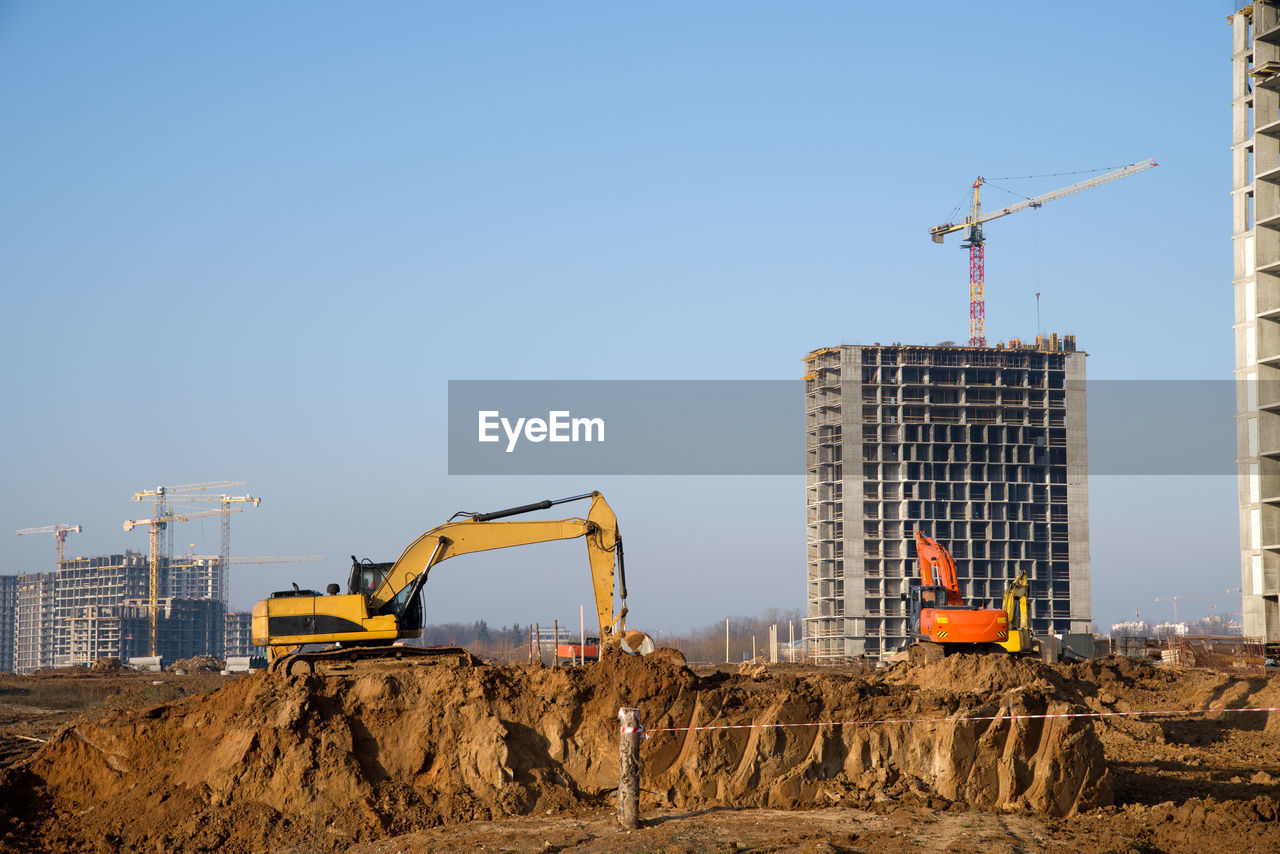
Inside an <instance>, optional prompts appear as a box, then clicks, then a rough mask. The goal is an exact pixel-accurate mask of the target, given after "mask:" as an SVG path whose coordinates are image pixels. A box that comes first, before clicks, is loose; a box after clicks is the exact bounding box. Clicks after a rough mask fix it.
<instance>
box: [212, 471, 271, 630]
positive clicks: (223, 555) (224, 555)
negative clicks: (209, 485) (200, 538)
mask: <svg viewBox="0 0 1280 854" xmlns="http://www.w3.org/2000/svg"><path fill="white" fill-rule="evenodd" d="M220 500H221V502H222V509H223V511H224V512H223V514H222V541H221V544H220V545H219V547H218V557H219V559H221V561H222V565H223V566H227V565H228V564H229V563H230V562H231V505H232V504H234V503H237V502H247V503H251V504H253V506H254V507H257V506H258V505H259V504H261V503H262V499H261V498H255V497H254V496H252V495H235V496H232V495H223V496H220ZM222 604H223V605H226V604H227V588H226V586H225V585H224V586H223V588H222Z"/></svg>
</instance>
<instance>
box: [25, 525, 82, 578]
mask: <svg viewBox="0 0 1280 854" xmlns="http://www.w3.org/2000/svg"><path fill="white" fill-rule="evenodd" d="M83 530H84V528H83V527H81V526H80V525H63V524H61V523H59V524H57V525H45V526H43V527H41V528H23V529H22V530H20V531H15V532H14V533H17V534H53V535H54V536H55V537H57V538H58V566H62V562H63V561H64V560H66V559H67V534H78V533H80V532H81V531H83ZM56 568H57V567H55V569H56Z"/></svg>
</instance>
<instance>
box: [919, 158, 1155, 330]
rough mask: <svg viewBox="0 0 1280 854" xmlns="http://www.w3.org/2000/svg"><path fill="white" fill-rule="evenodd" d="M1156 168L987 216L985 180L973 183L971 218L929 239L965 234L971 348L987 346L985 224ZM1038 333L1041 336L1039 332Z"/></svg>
mask: <svg viewBox="0 0 1280 854" xmlns="http://www.w3.org/2000/svg"><path fill="white" fill-rule="evenodd" d="M1157 165H1159V164H1157V163H1156V161H1155V158H1152V159H1150V160H1143V161H1142V162H1141V163H1130V164H1129V165H1127V166H1121V167H1120V168H1119V169H1113V170H1112V171H1110V172H1107V173H1104V174H1102V175H1095V176H1094V177H1092V178H1088V179H1086V180H1084V181H1079V182H1077V183H1075V184H1072V185H1070V186H1068V187H1063V188H1062V189H1060V190H1054V191H1053V192H1050V193H1044V194H1042V195H1039V196H1035V197H1033V198H1030V199H1023V200H1022V201H1020V202H1016V203H1014V204H1012V205H1009V206H1008V207H1005V208H1001V209H1000V210H998V211H995V212H994V213H988V214H984V213H983V212H982V185H983V184H984V183H986V179H985V178H983V177H981V176H979V177H977V178H975V179H974V181H973V206H972V208H971V209H970V211H969V215H968V216H967V217H965V218H964V219H963V220H961V221H960V222H947V223H943V224H942V225H935V226H934V227H933V228H931V229H929V236H930V237H931V238H932V239H933V242H934V243H941V242H942V238H943V237H945V236H946V235H948V234H951V233H952V232H956V231H963V232H964V233H965V234H964V243H962V244H960V245H961V246H963V247H965V248H966V249H968V250H969V346H970V347H985V346H987V329H986V323H987V320H986V316H987V313H986V299H985V296H984V290H985V281H984V279H985V268H986V260H985V252H984V250H983V247H984V245H985V244H986V239H985V238H984V237H983V234H982V225H983V223H986V222H990V221H991V220H993V219H999V218H1000V217H1002V216H1007V215H1008V214H1011V213H1017V212H1018V211H1022V210H1026V209H1027V208H1038V207H1040V206H1041V205H1043V204H1044V203H1045V202H1052V201H1054V200H1055V199H1061V198H1064V197H1065V196H1073V195H1075V194H1076V193H1080V192H1083V191H1085V190H1091V189H1093V188H1094V187H1100V186H1102V185H1103V184H1109V183H1111V182H1112V181H1118V180H1119V179H1121V178H1126V177H1128V176H1130V175H1136V174H1138V173H1139V172H1145V171H1146V170H1148V169H1150V168H1151V167H1153V166H1157ZM1036 334H1039V332H1037V333H1036Z"/></svg>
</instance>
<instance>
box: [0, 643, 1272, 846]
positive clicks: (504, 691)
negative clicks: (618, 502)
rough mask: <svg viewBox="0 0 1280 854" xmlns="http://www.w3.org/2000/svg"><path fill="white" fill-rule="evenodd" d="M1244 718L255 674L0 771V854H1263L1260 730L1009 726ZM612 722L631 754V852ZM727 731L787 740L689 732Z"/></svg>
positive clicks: (1152, 696)
mask: <svg viewBox="0 0 1280 854" xmlns="http://www.w3.org/2000/svg"><path fill="white" fill-rule="evenodd" d="M1171 704H1173V705H1171ZM1196 704H1200V705H1196ZM1245 705H1250V706H1256V705H1271V706H1280V682H1277V681H1276V680H1275V679H1271V680H1268V679H1266V678H1263V677H1257V678H1241V677H1232V676H1223V675H1219V674H1185V673H1184V674H1174V673H1170V672H1168V671H1162V670H1159V669H1157V668H1154V667H1151V666H1148V665H1145V664H1142V663H1133V662H1128V661H1126V660H1107V661H1103V662H1089V663H1087V664H1082V665H1076V666H1071V667H1058V668H1051V667H1048V666H1046V665H1043V664H1040V663H1038V662H1034V661H1026V660H1014V659H1010V658H1008V657H1004V656H953V657H950V658H947V659H945V660H943V661H939V662H936V663H932V664H928V665H922V666H912V665H909V664H905V663H904V664H900V665H896V666H894V667H890V668H888V669H885V670H881V671H872V672H847V673H845V672H832V671H830V670H813V669H802V668H777V669H769V670H765V669H763V668H758V669H756V670H754V671H748V672H745V673H729V672H713V673H709V674H706V675H703V676H698V675H696V674H695V673H694V672H692V671H691V670H689V669H688V668H686V667H684V666H683V665H682V664H680V663H677V662H676V661H675V659H674V657H672V656H664V655H662V654H658V655H654V656H649V657H647V658H644V659H637V658H630V657H623V656H619V657H616V658H607V659H606V660H605V661H604V662H602V663H600V664H599V665H592V666H588V667H570V668H558V669H557V668H545V667H540V666H536V665H528V666H514V667H513V666H486V665H481V666H476V667H464V668H453V667H448V666H443V665H439V664H436V665H430V664H420V663H418V664H409V663H386V664H380V665H366V666H361V667H359V668H357V669H356V670H354V671H352V672H349V673H342V674H336V675H329V676H314V675H313V676H284V675H272V674H267V673H256V674H253V675H250V676H243V677H238V678H234V679H232V680H231V681H230V682H229V683H228V684H226V685H225V687H222V688H220V689H218V690H215V691H211V692H209V693H204V694H200V695H197V696H190V697H186V698H184V699H180V700H177V701H175V702H169V703H164V704H161V705H157V706H153V707H150V708H145V709H131V708H122V709H105V710H102V711H99V712H98V713H97V714H96V715H95V716H93V717H84V718H80V719H77V720H75V721H73V722H71V723H68V724H66V725H65V726H63V727H62V728H61V729H59V730H58V731H57V732H56V733H54V734H53V735H52V736H51V737H50V738H49V740H48V742H47V743H45V744H44V745H43V746H41V747H40V749H39V750H38V751H36V752H35V753H34V754H33V755H32V756H30V757H29V758H26V759H24V760H22V761H21V762H19V763H18V764H16V765H14V766H13V767H10V768H8V769H6V770H3V771H0V850H5V851H23V852H26V851H147V852H153V851H212V850H218V851H221V852H227V854H231V852H250V851H289V850H298V851H312V850H323V851H347V850H363V851H367V852H375V851H377V852H382V851H386V852H392V851H397V852H400V851H403V852H420V851H423V852H424V851H446V850H468V849H469V850H482V849H485V850H534V851H537V850H580V851H632V850H680V851H703V850H706V851H719V850H726V851H728V850H738V849H739V847H743V846H745V847H747V848H751V849H754V850H815V851H819V850H821V851H846V850H847V851H855V850H856V851H862V850H867V851H870V850H879V849H881V848H883V847H887V846H888V845H895V846H899V847H904V848H906V849H908V850H914V849H925V850H939V851H943V850H948V851H950V850H955V851H965V850H975V851H976V850H983V851H990V850H997V851H998V850H1010V851H1013V850H1063V851H1067V850H1079V851H1099V852H1101V851H1109V850H1117V851H1129V850H1133V851H1163V850H1169V851H1177V850H1196V851H1198V852H1206V851H1212V850H1236V851H1250V850H1258V851H1264V850H1266V851H1274V850H1280V822H1278V821H1277V814H1278V812H1280V810H1278V803H1280V794H1278V793H1277V785H1276V784H1277V782H1280V757H1278V756H1277V748H1276V746H1275V745H1276V742H1277V739H1276V735H1278V734H1280V714H1277V713H1272V714H1270V715H1268V714H1265V713H1250V714H1247V715H1246V714H1239V715H1231V714H1221V715H1210V716H1200V717H1196V718H1180V719H1161V720H1160V721H1158V722H1151V721H1148V720H1146V719H1131V718H1123V717H1116V718H1103V719H1101V720H1098V721H1097V722H1095V719H1092V718H1088V717H1072V718H1030V719H1029V718H1014V719H1011V718H1010V716H1011V715H1041V714H1061V713H1069V712H1087V711H1095V712H1103V711H1133V710H1138V709H1153V708H1162V709H1167V708H1174V707H1179V708H1215V709H1222V708H1230V707H1235V708H1239V707H1241V706H1245ZM622 706H634V707H638V708H640V709H641V713H642V719H643V720H644V722H645V724H646V726H647V727H648V728H649V729H650V731H651V736H652V737H651V738H649V739H648V740H646V741H645V742H644V743H643V745H642V749H641V760H642V764H643V769H644V777H643V779H642V781H641V786H642V804H641V806H642V814H643V815H645V816H647V817H649V819H650V820H649V821H648V822H647V824H646V827H645V828H643V829H642V830H640V831H637V832H635V833H633V834H625V833H622V832H620V831H618V830H617V829H616V825H614V824H612V823H611V819H610V818H609V816H608V811H609V810H610V809H611V808H612V806H611V805H612V797H611V796H612V795H613V792H614V790H615V789H616V786H617V767H618V760H617V754H618V724H617V719H616V714H617V710H618V709H619V708H620V707H622ZM958 717H965V718H982V720H965V721H955V720H940V719H943V718H958ZM837 723H841V724H843V725H837ZM744 724H795V725H796V726H763V727H752V728H735V729H693V728H697V727H716V726H725V725H735V726H741V725H744ZM1241 751H1243V753H1241ZM1209 756H1213V757H1216V758H1215V759H1214V760H1213V761H1209V760H1208V759H1206V758H1204V757H1209ZM1230 757H1236V759H1235V760H1232V759H1231V758H1230ZM1232 761H1236V762H1237V764H1240V763H1243V767H1241V768H1238V769H1237V768H1236V767H1235V766H1233V765H1232ZM1195 763H1199V764H1195ZM1237 770H1238V771H1239V773H1236V772H1237ZM1224 774H1229V775H1230V776H1226V777H1224V776H1223V775H1224ZM797 810H805V811H806V812H805V813H797V812H795V811H797ZM788 816H790V817H792V818H790V819H788V818H787V817H788ZM805 816H808V818H805ZM1218 843H1221V844H1222V846H1224V847H1222V848H1217V847H1215V846H1216V845H1217V844H1218ZM1184 844H1185V847H1182V846H1183V845H1184ZM939 845H942V846H943V847H938V846H939ZM814 846H816V847H814ZM1002 846H1003V847H1002ZM1055 846H1057V847H1055Z"/></svg>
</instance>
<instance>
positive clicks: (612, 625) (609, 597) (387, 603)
mask: <svg viewBox="0 0 1280 854" xmlns="http://www.w3.org/2000/svg"><path fill="white" fill-rule="evenodd" d="M584 498H590V499H591V509H590V510H589V511H588V513H587V518H586V519H576V518H574V519H558V520H554V521H546V522H498V521H494V520H496V519H500V518H505V517H507V516H514V515H517V514H519V513H528V512H532V511H534V510H544V509H547V508H549V507H552V506H554V505H556V504H562V503H565V502H567V501H578V500H581V499H584ZM578 537H584V538H585V539H586V542H587V558H588V560H589V561H590V564H591V584H592V589H593V593H594V595H595V603H596V616H597V617H598V618H599V620H600V637H601V640H604V639H606V638H608V637H610V636H612V635H613V634H614V633H615V632H622V631H624V630H625V628H626V607H625V606H624V607H623V608H622V609H621V610H620V611H619V612H618V613H617V614H614V613H613V588H614V573H615V566H616V568H617V572H618V574H619V575H620V576H621V579H620V580H621V584H620V590H619V593H620V596H621V598H622V599H623V600H625V599H626V596H627V586H626V577H625V569H624V567H623V560H622V537H621V535H620V534H619V533H618V518H617V516H616V515H614V512H613V509H612V508H610V507H609V504H608V502H606V501H605V500H604V496H603V495H601V494H600V493H599V492H591V493H587V494H585V495H577V496H573V497H572V498H563V499H559V500H557V501H542V502H539V503H536V504H527V505H524V506H522V507H513V508H511V509H510V510H500V511H497V512H496V513H477V514H472V515H471V518H469V519H465V520H463V521H459V522H446V523H445V524H443V525H439V526H437V527H435V528H432V529H431V530H430V531H427V532H426V533H425V534H423V535H422V536H420V537H418V539H416V540H414V541H413V542H412V543H410V544H409V546H408V547H407V548H406V549H405V550H404V552H403V553H402V554H401V555H400V557H399V558H398V559H397V560H396V562H395V563H394V564H392V566H391V568H390V569H389V570H388V571H387V573H386V575H385V576H384V577H383V579H382V582H381V583H380V584H379V585H378V586H377V588H376V589H375V590H374V591H373V593H372V594H371V595H370V597H369V599H370V603H369V604H370V611H373V612H375V613H380V614H395V615H396V616H397V617H399V616H402V615H403V614H404V613H405V611H406V610H407V609H408V607H409V606H410V605H411V603H412V602H413V601H414V600H415V599H416V598H417V596H418V594H419V593H420V592H421V590H422V586H423V585H424V584H425V583H426V580H427V576H428V575H429V574H430V572H431V570H432V569H433V568H434V567H435V566H436V565H437V564H439V563H441V562H442V561H446V560H448V559H449V558H451V557H458V556H459V555H465V554H471V553H473V552H483V551H491V550H493V549H505V548H511V547H513V546H527V545H533V544H534V543H549V542H554V541H556V540H572V539H576V538H578Z"/></svg>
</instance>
